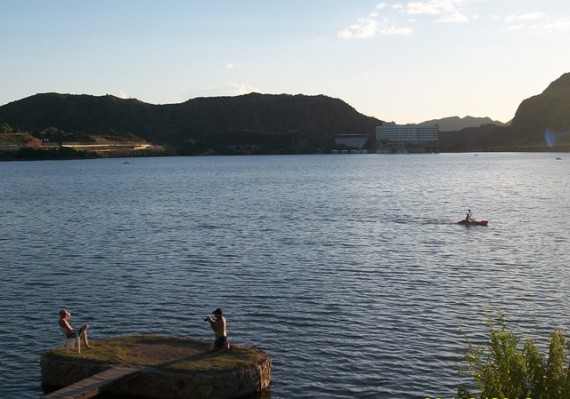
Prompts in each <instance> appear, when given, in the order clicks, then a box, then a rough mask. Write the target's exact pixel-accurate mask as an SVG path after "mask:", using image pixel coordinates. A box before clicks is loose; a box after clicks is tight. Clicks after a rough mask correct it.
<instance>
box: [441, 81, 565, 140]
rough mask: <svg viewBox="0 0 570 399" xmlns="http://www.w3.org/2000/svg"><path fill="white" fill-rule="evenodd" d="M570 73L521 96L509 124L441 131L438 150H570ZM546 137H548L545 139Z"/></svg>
mask: <svg viewBox="0 0 570 399" xmlns="http://www.w3.org/2000/svg"><path fill="white" fill-rule="evenodd" d="M569 110H570V73H565V74H563V75H562V76H561V77H560V78H558V79H557V80H555V81H554V82H552V83H551V84H550V85H549V86H548V87H547V88H546V89H545V90H544V91H543V92H542V93H541V94H539V95H536V96H533V97H530V98H528V99H526V100H524V101H523V102H522V103H521V104H520V105H519V107H518V109H517V111H516V113H515V117H514V118H513V120H512V121H511V124H510V126H496V125H483V126H480V127H477V128H465V129H463V130H460V131H455V132H442V133H440V150H441V151H548V150H555V151H570V134H568V133H569V132H570V111H569ZM547 137H548V139H547Z"/></svg>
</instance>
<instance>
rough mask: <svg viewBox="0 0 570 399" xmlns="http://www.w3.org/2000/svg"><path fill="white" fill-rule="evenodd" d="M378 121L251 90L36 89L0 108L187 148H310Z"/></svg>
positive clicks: (42, 126) (38, 122)
mask: <svg viewBox="0 0 570 399" xmlns="http://www.w3.org/2000/svg"><path fill="white" fill-rule="evenodd" d="M380 123H381V121H379V120H377V119H375V118H371V117H367V116H364V115H362V114H360V113H358V112H357V111H356V110H354V108H352V107H350V106H349V105H348V104H346V103H345V102H343V101H341V100H338V99H334V98H330V97H326V96H304V95H295V96H293V95H263V94H247V95H243V96H237V97H211V98H197V99H192V100H189V101H187V102H184V103H181V104H171V105H152V104H146V103H143V102H141V101H138V100H123V99H120V98H117V97H113V96H102V97H95V96H89V95H70V94H56V93H49V94H38V95H35V96H32V97H28V98H25V99H23V100H20V101H16V102H12V103H10V104H7V105H5V106H3V107H0V125H2V124H6V125H9V126H10V127H12V128H13V129H15V130H23V131H29V132H32V133H34V134H42V132H46V131H50V132H54V131H55V132H58V133H59V134H68V135H69V134H71V133H73V134H74V136H75V137H76V138H77V137H78V136H80V135H107V136H113V135H115V136H122V135H132V136H138V137H141V138H143V139H145V140H148V141H151V142H154V143H157V144H162V145H169V146H173V147H176V148H178V149H180V150H181V151H182V152H185V153H199V152H203V151H205V150H207V149H210V148H218V149H219V148H221V147H225V148H230V147H231V148H236V147H239V146H250V147H252V146H253V147H255V148H257V149H258V150H259V151H261V152H263V151H268V152H271V151H273V152H275V151H283V152H313V151H316V150H318V149H324V150H326V149H329V148H331V147H332V146H334V136H335V135H336V134H367V135H369V137H370V143H371V144H373V141H374V135H375V128H376V126H377V125H379V124H380Z"/></svg>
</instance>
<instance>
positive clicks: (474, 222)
mask: <svg viewBox="0 0 570 399" xmlns="http://www.w3.org/2000/svg"><path fill="white" fill-rule="evenodd" d="M488 223H489V221H488V220H469V221H467V220H465V219H464V220H460V221H459V222H457V224H462V225H464V226H487V224H488Z"/></svg>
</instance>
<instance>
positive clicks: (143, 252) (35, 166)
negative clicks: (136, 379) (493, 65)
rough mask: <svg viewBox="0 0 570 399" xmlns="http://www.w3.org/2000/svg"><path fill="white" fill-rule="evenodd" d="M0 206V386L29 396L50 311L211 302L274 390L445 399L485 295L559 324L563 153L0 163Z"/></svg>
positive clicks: (196, 320)
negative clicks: (265, 359) (257, 354)
mask: <svg viewBox="0 0 570 399" xmlns="http://www.w3.org/2000/svg"><path fill="white" fill-rule="evenodd" d="M557 156H559V157H560V158H562V159H561V160H556V157H557ZM0 206H1V209H2V214H1V219H0V220H1V223H0V272H1V275H2V280H1V281H2V282H1V286H0V288H1V289H0V317H1V319H2V323H1V324H0V353H1V355H0V356H1V357H2V361H1V362H0V397H1V398H37V397H38V396H40V395H41V386H40V369H39V358H40V353H41V352H42V351H43V350H46V349H49V348H51V347H53V346H55V345H58V344H59V343H60V334H61V333H60V331H59V327H58V326H57V318H58V316H57V311H58V310H59V309H60V308H62V307H65V308H68V309H70V310H71V312H72V314H73V316H72V319H71V321H72V322H73V323H72V324H76V325H79V324H80V323H83V322H84V321H87V322H89V323H90V324H91V329H90V333H91V338H92V339H97V338H107V337H111V336H116V335H119V334H130V333H157V334H173V335H180V336H191V337H198V338H204V339H210V336H211V331H210V330H209V328H208V326H207V325H205V323H204V322H203V321H202V320H203V318H204V316H205V315H207V314H208V313H210V312H211V310H212V309H214V308H216V307H221V308H223V309H224V311H225V312H226V313H227V319H228V325H229V333H230V341H231V342H235V343H242V344H248V345H255V346H258V347H261V348H262V349H264V350H265V351H267V352H268V353H269V354H270V355H271V356H272V358H273V385H272V388H271V392H270V397H271V398H273V399H276V398H425V397H426V396H441V397H446V398H451V397H452V396H453V395H454V394H455V393H456V386H457V385H458V384H459V383H461V382H464V381H466V377H464V376H461V375H460V374H459V373H458V371H457V367H458V366H460V365H464V362H463V359H462V355H463V353H464V351H465V342H464V339H463V336H462V334H461V332H460V328H463V329H464V330H465V331H466V332H467V333H468V335H469V336H470V337H472V338H474V339H475V340H478V339H482V338H484V334H485V333H486V331H485V325H484V320H485V315H484V311H485V309H488V310H496V309H503V310H504V311H505V313H506V315H507V319H508V320H509V323H510V326H511V327H512V328H513V329H514V330H515V331H517V332H519V333H520V334H521V335H523V336H524V337H525V338H527V337H528V338H536V339H537V340H538V342H539V343H541V344H543V345H544V344H545V343H546V341H547V339H548V336H549V334H550V333H551V332H553V331H554V329H555V328H563V329H568V327H569V326H570V307H569V306H568V303H569V299H570V269H569V264H570V250H569V244H568V243H569V242H570V232H569V230H568V226H569V225H570V155H568V154H480V155H478V156H476V155H475V154H453V155H452V154H440V155H402V156H398V155H396V156H378V155H372V154H371V155H360V156H357V155H351V156H348V155H345V156H341V155H336V156H334V155H321V156H267V157H263V156H259V157H196V158H142V159H129V160H128V163H125V160H123V159H105V160H81V161H53V162H52V161H45V162H4V163H0ZM467 208H471V210H472V211H473V212H474V214H475V216H476V217H478V218H485V219H488V220H489V226H488V227H487V228H484V227H470V228H466V227H463V226H459V225H456V224H454V222H456V221H457V220H459V219H460V218H462V217H463V215H464V213H465V211H466V209H467ZM467 380H468V379H467Z"/></svg>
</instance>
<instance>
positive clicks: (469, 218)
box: [465, 209, 473, 222]
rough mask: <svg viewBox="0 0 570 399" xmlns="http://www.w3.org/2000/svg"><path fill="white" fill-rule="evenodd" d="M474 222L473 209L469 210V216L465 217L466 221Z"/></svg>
mask: <svg viewBox="0 0 570 399" xmlns="http://www.w3.org/2000/svg"><path fill="white" fill-rule="evenodd" d="M472 220H473V214H472V213H471V209H467V214H466V215H465V221H466V222H470V221H472Z"/></svg>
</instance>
